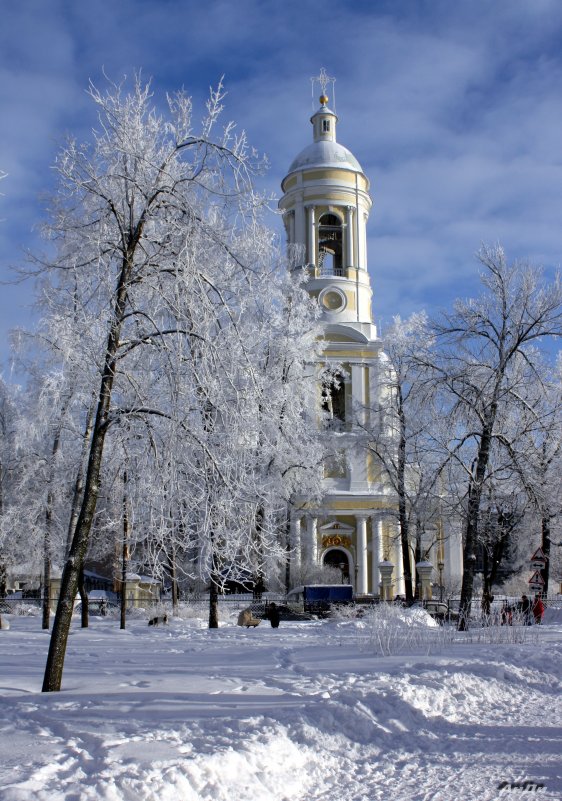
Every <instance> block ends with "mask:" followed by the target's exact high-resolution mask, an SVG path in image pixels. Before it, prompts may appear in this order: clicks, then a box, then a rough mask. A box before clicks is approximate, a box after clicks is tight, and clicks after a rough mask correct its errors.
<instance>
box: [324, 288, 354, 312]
mask: <svg viewBox="0 0 562 801" xmlns="http://www.w3.org/2000/svg"><path fill="white" fill-rule="evenodd" d="M318 302H319V303H320V306H321V307H322V308H323V309H324V311H327V312H332V313H333V314H334V313H336V312H342V311H343V310H344V309H345V307H346V306H347V298H346V297H345V295H344V293H343V292H342V291H341V289H337V287H334V286H328V287H326V288H325V289H323V290H322V292H321V293H320V295H319V296H318Z"/></svg>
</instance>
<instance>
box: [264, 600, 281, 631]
mask: <svg viewBox="0 0 562 801" xmlns="http://www.w3.org/2000/svg"><path fill="white" fill-rule="evenodd" d="M267 616H268V618H269V622H270V623H271V628H272V629H278V628H279V609H278V608H277V606H276V605H275V604H274V603H273V602H272V603H270V604H269V607H268V610H267Z"/></svg>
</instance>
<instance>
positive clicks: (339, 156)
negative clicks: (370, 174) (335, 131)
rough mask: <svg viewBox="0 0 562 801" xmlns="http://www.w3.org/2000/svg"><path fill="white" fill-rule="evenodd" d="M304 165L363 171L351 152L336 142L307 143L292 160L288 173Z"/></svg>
mask: <svg viewBox="0 0 562 801" xmlns="http://www.w3.org/2000/svg"><path fill="white" fill-rule="evenodd" d="M304 167H345V168H347V169H351V170H353V171H354V172H360V173H362V172H363V170H362V169H361V165H360V164H359V162H358V161H357V159H356V158H355V156H354V155H353V153H352V152H351V151H350V150H348V149H347V148H346V147H344V146H343V145H340V144H339V143H338V142H313V143H312V144H311V145H308V147H305V149H304V150H301V152H300V153H299V155H298V156H297V157H296V159H295V160H294V161H293V163H292V164H291V166H290V167H289V173H291V172H294V171H295V170H301V169H303V168H304Z"/></svg>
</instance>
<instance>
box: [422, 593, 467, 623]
mask: <svg viewBox="0 0 562 801" xmlns="http://www.w3.org/2000/svg"><path fill="white" fill-rule="evenodd" d="M422 606H423V608H424V609H425V611H426V612H427V613H428V614H429V615H431V617H432V618H433V619H434V620H438V621H439V622H440V623H443V622H445V621H446V620H447V621H451V620H458V619H459V613H458V610H457V609H452V608H451V606H450V604H448V603H446V602H445V601H434V600H433V599H432V600H431V601H424V602H423V604H422Z"/></svg>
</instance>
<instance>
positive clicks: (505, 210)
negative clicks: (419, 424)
mask: <svg viewBox="0 0 562 801" xmlns="http://www.w3.org/2000/svg"><path fill="white" fill-rule="evenodd" d="M2 11H3V19H2V23H3V24H2V32H1V33H0V86H1V92H2V93H1V111H2V113H1V115H0V167H1V168H3V169H4V170H6V171H7V172H9V173H10V176H9V177H8V179H6V180H5V181H4V182H3V185H2V190H3V192H4V197H3V198H0V218H3V219H4V220H5V222H4V223H2V224H0V259H1V262H0V271H1V272H2V273H5V270H6V264H7V263H9V262H10V261H14V260H17V259H18V258H19V255H18V254H19V250H18V247H19V246H20V245H26V244H28V243H29V236H30V235H29V231H30V229H31V227H32V224H33V223H35V222H37V221H38V220H39V219H40V216H41V210H40V207H39V206H38V204H37V194H38V192H39V191H41V190H42V189H45V188H48V187H49V183H50V180H51V174H52V173H51V170H50V169H49V167H50V164H51V163H52V160H53V155H54V152H55V143H56V142H57V141H60V139H61V138H62V136H63V134H64V133H65V132H66V131H68V130H71V131H73V132H76V133H77V134H78V137H79V138H84V137H85V136H87V135H88V130H89V128H90V127H91V124H92V109H91V108H90V107H89V105H88V100H87V97H86V95H85V92H84V89H85V87H86V86H87V83H88V79H90V78H92V79H94V80H95V82H96V83H98V84H99V83H100V82H102V81H103V76H102V67H104V68H105V70H106V71H107V73H108V75H110V76H111V77H112V78H115V79H119V78H120V77H121V76H122V74H123V73H127V74H129V75H130V74H131V72H132V71H133V69H135V68H142V69H143V74H144V75H146V76H147V77H148V76H150V75H153V76H154V87H155V90H156V92H157V94H158V93H161V92H162V91H165V90H173V89H176V88H179V87H180V86H182V85H185V87H186V89H187V90H188V91H190V92H193V93H194V95H195V99H196V101H197V103H198V104H199V105H201V104H202V103H203V101H204V98H205V95H206V93H207V90H208V86H209V84H211V83H213V84H214V83H216V81H217V79H218V78H219V77H220V75H221V74H222V73H225V74H226V82H227V89H228V91H229V94H228V97H227V108H226V116H227V117H228V118H230V117H232V118H234V119H236V120H237V121H238V122H239V124H240V126H241V127H244V128H246V129H247V130H248V133H249V136H250V140H251V141H252V142H253V143H254V144H255V145H256V146H257V147H258V148H259V149H260V150H262V151H267V152H268V154H269V156H270V162H271V170H270V172H269V174H268V176H267V177H266V178H265V179H264V180H263V186H264V187H265V188H269V189H270V190H273V191H276V192H278V191H279V184H280V181H281V178H282V177H283V175H284V172H285V171H286V169H287V168H288V165H289V164H290V162H291V161H292V159H293V157H294V155H295V154H296V153H297V152H299V151H300V150H301V149H302V147H304V146H305V145H306V144H307V143H308V142H309V141H310V136H311V131H310V125H309V122H308V118H309V116H310V111H311V98H310V82H309V76H311V75H315V74H317V73H318V71H319V69H320V67H321V66H325V67H326V68H327V70H328V72H329V73H330V74H334V75H335V76H336V78H337V83H336V102H337V111H338V114H339V116H340V126H339V139H340V141H341V142H343V143H344V144H345V145H346V146H347V147H349V148H350V149H351V150H352V151H353V152H354V154H355V155H356V156H357V158H358V159H359V161H360V163H361V164H362V166H363V168H364V169H365V171H366V172H367V174H368V176H369V178H370V179H371V185H372V194H373V198H374V208H373V213H372V219H371V222H370V229H369V236H370V240H369V244H370V263H371V273H372V275H373V284H374V291H375V310H376V314H377V316H381V315H383V316H384V315H388V316H391V315H392V314H394V313H400V314H402V315H403V316H404V315H405V314H407V313H408V311H409V310H411V309H413V308H420V307H421V306H422V305H427V306H439V305H443V304H444V303H447V302H449V300H450V299H451V298H452V297H454V295H455V294H456V293H457V291H462V293H463V294H467V293H469V292H470V291H471V289H470V282H471V281H473V280H474V279H475V277H476V273H477V265H476V262H475V260H474V257H473V254H474V252H475V251H476V250H477V249H478V247H479V245H480V243H481V242H482V241H488V242H489V241H492V242H493V241H497V240H501V241H502V242H503V243H504V245H505V247H506V250H507V252H508V255H510V256H512V257H529V258H530V259H531V260H535V261H540V262H543V263H545V264H546V265H547V266H552V265H557V264H558V263H559V262H560V253H561V252H562V227H561V226H560V216H561V212H562V180H561V178H562V157H561V156H560V151H561V146H560V130H561V127H562V103H561V102H560V98H561V97H562V91H561V90H562V53H560V51H559V38H560V33H561V31H562V5H561V4H560V3H559V2H557V0H535V2H533V3H532V4H531V3H528V2H527V0H510V1H509V2H507V1H505V0H500V2H496V3H489V2H487V0H458V2H455V3H451V2H450V0H432V2H425V3H423V2H421V3H411V2H409V1H408V0H392V1H391V0H387V1H386V2H385V1H384V0H377V2H372V1H370V2H361V0H358V1H357V2H356V3H354V4H348V3H339V4H335V5H334V4H333V5H332V6H326V5H322V6H319V4H318V3H317V2H316V1H315V0H300V1H299V2H298V1H297V0H286V2H284V3H282V4H274V3H263V2H259V0H240V2H238V3H231V2H228V1H227V0H217V1H216V2H213V1H211V2H209V3H207V4H203V3H200V2H198V1H196V0H167V2H158V3H155V2H151V1H149V0H120V2H118V3H107V2H105V0H91V2H89V3H87V4H85V3H75V4H68V3H66V2H63V0H50V2H49V3H44V2H41V0H27V1H26V2H23V3H20V4H18V5H16V4H10V5H9V6H8V7H4V8H3V9H2ZM473 291H474V290H473ZM14 292H15V290H14ZM27 292H29V290H27ZM3 296H4V297H5V298H7V301H6V302H7V303H8V304H9V306H10V307H11V308H13V307H14V306H15V305H16V303H15V302H14V298H15V295H13V294H10V292H8V291H6V292H4V293H3ZM18 297H19V295H18ZM0 302H1V301H0ZM10 322H12V320H10Z"/></svg>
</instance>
